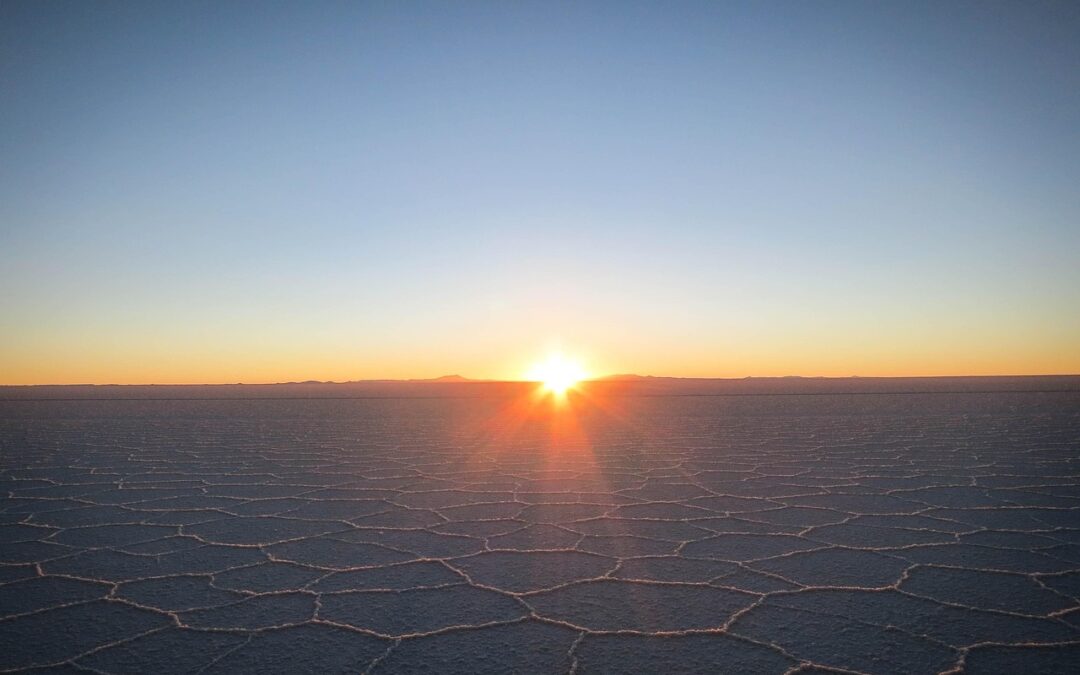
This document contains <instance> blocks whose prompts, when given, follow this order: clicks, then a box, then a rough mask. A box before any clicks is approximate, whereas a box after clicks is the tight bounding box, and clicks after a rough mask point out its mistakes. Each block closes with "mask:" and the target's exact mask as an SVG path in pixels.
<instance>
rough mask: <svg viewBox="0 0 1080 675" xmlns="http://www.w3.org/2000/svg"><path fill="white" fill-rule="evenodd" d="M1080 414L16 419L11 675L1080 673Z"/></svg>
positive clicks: (531, 411) (696, 410)
mask: <svg viewBox="0 0 1080 675" xmlns="http://www.w3.org/2000/svg"><path fill="white" fill-rule="evenodd" d="M1078 597H1080V394H1076V393H1067V392H1060V393H1017V392H1014V393H997V394H946V393H934V394H880V395H873V394H851V395H847V394H843V395H800V396H669V397H663V396H662V397H638V398H634V397H610V398H606V399H605V398H602V397H586V396H578V397H574V396H571V398H570V399H569V401H567V402H565V403H564V404H562V405H556V404H555V403H554V402H553V401H551V400H547V399H535V398H532V397H522V398H515V397H505V396H503V397H492V398H469V399H453V398H443V399H415V398H414V399H371V398H369V399H356V400H280V399H264V400H217V401H202V400H185V401H170V400H155V401H139V400H115V401H109V400H83V401H40V400H37V401H35V400H26V401H6V402H0V615H2V617H0V670H17V669H24V668H33V667H41V666H57V667H58V668H59V669H61V670H65V669H66V670H77V669H92V670H96V671H99V672H117V673H124V672H163V673H164V672H200V671H206V672H297V671H304V670H308V671H311V672H339V671H340V672H358V671H360V672H363V671H370V672H379V673H381V672H413V671H417V670H424V669H426V670H428V671H431V672H442V673H447V672H462V673H478V672H514V671H516V672H567V671H571V670H576V671H577V672H583V673H585V672H623V671H625V672H778V673H782V672H786V671H790V670H795V669H799V668H804V669H811V668H813V667H815V666H816V667H823V668H837V669H849V670H854V671H864V672H883V673H884V672H903V673H907V672H912V673H916V672H929V673H933V672H941V671H946V670H950V669H953V668H962V669H964V670H966V671H968V672H1010V671H1016V670H1019V669H1023V670H1026V671H1032V672H1069V671H1073V672H1075V668H1076V664H1077V663H1080V609H1078V608H1080V601H1078Z"/></svg>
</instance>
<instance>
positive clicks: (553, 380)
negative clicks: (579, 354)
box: [526, 354, 586, 396]
mask: <svg viewBox="0 0 1080 675" xmlns="http://www.w3.org/2000/svg"><path fill="white" fill-rule="evenodd" d="M526 377H527V378H528V379H529V380H532V381H534V382H540V383H541V384H543V385H544V389H547V390H548V391H550V392H551V393H553V394H556V395H559V396H562V395H563V394H565V393H566V390H567V389H572V388H573V387H574V385H576V384H577V383H578V382H580V381H581V380H583V379H585V377H586V375H585V370H584V369H583V368H582V367H581V364H579V363H577V362H576V361H572V360H568V359H566V358H564V357H563V355H562V354H552V355H551V356H549V357H548V359H547V360H546V361H542V362H541V363H538V364H536V365H535V366H533V368H532V369H531V370H530V371H529V373H528V375H527V376H526Z"/></svg>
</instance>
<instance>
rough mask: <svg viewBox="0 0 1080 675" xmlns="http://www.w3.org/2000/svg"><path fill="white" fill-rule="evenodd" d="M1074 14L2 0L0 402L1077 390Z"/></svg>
mask: <svg viewBox="0 0 1080 675" xmlns="http://www.w3.org/2000/svg"><path fill="white" fill-rule="evenodd" d="M1078 186H1080V5H1078V4H1076V3H1074V2H1006V3H997V2H926V3H922V2H902V3H879V2H801V1H800V2H747V3H719V2H715V3H713V2H710V3H694V2H656V3H640V2H628V1H621V2H610V3H606V2H574V3H560V2H537V3H525V2H435V1H430V2H417V3H413V2H353V3H311V2H283V3H271V2H258V3H242V2H229V3H222V2H161V3H152V2H139V3H131V2H51V1H38V0H34V1H27V2H21V1H12V0H3V2H0V383H72V382H236V381H244V382H272V381H285V380H296V379H335V380H344V379H361V378H373V377H432V376H438V375H442V374H446V373H461V374H463V375H467V376H472V377H519V376H521V375H522V374H523V373H524V372H525V371H526V370H527V368H528V365H529V364H530V363H531V362H532V361H535V360H537V359H539V358H541V357H542V356H543V355H544V354H546V353H547V352H548V351H549V350H550V349H553V348H556V347H558V348H561V349H562V350H563V351H564V352H565V353H567V354H571V355H573V356H576V357H578V358H580V359H582V360H584V361H585V364H586V367H587V368H588V369H589V370H590V371H592V372H594V373H606V372H638V373H650V374H662V375H685V376H745V375H784V374H803V375H851V374H858V375H928V374H1023V373H1066V372H1071V373H1077V372H1080V189H1078Z"/></svg>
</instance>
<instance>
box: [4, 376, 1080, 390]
mask: <svg viewBox="0 0 1080 675" xmlns="http://www.w3.org/2000/svg"><path fill="white" fill-rule="evenodd" d="M1059 377H1080V373H1020V374H1017V373H1008V374H993V375H986V374H982V375H975V374H950V375H743V376H728V377H722V376H707V375H705V376H682V375H638V374H634V373H625V374H622V373H620V374H613V375H601V376H597V377H587V378H582V379H581V380H580V382H582V383H612V382H634V381H640V380H691V381H705V380H709V381H718V380H725V381H741V380H785V379H787V380H913V379H923V380H933V379H958V378H965V379H975V378H983V379H991V378H1059ZM538 382H539V380H531V379H525V378H519V379H499V378H471V377H464V376H461V375H442V376H439V377H433V378H368V379H359V380H288V381H283V382H60V383H57V382H38V383H10V384H8V383H0V387H5V388H12V387H276V386H314V385H349V384H536V383H538Z"/></svg>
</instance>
